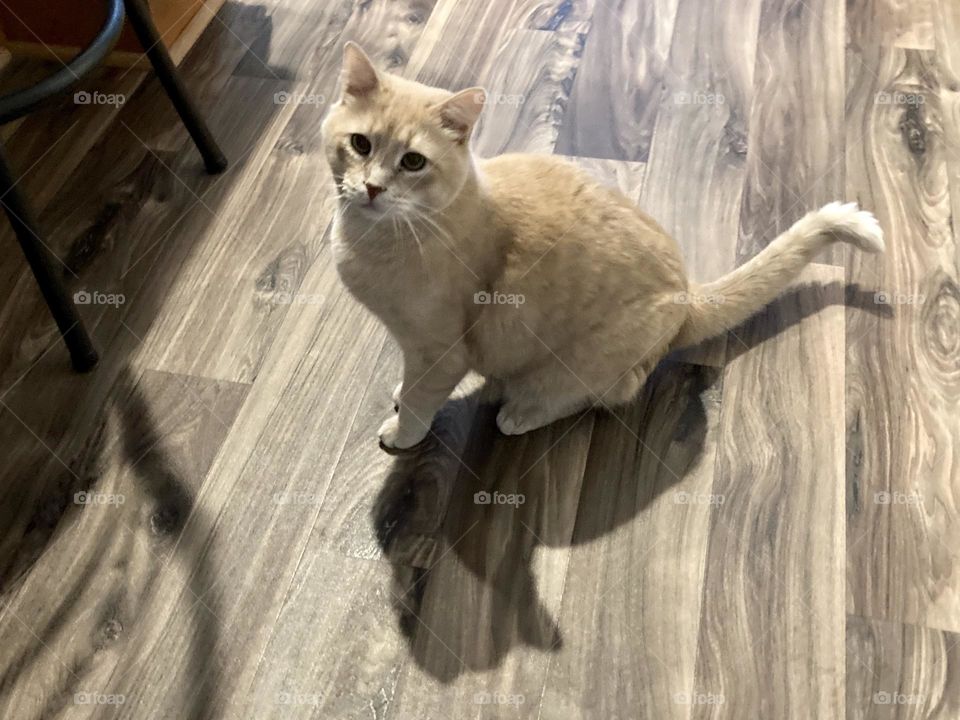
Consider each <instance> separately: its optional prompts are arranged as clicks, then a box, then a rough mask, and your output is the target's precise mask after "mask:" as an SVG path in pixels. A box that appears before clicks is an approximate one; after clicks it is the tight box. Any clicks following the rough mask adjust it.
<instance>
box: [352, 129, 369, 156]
mask: <svg viewBox="0 0 960 720" xmlns="http://www.w3.org/2000/svg"><path fill="white" fill-rule="evenodd" d="M350 146H351V147H352V148H353V149H354V150H356V151H357V152H358V153H360V154H361V155H369V154H370V151H371V150H372V149H373V145H371V144H370V139H369V138H368V137H367V136H366V135H361V134H360V133H353V135H351V136H350Z"/></svg>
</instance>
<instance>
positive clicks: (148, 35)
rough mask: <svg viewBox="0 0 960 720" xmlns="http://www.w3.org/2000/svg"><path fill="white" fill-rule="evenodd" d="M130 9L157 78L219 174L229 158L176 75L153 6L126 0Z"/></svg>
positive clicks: (210, 168) (206, 161) (208, 163)
mask: <svg viewBox="0 0 960 720" xmlns="http://www.w3.org/2000/svg"><path fill="white" fill-rule="evenodd" d="M124 5H125V6H126V8H127V17H128V18H129V19H130V25H131V26H132V27H133V31H134V32H135V33H136V35H137V39H138V40H139V41H140V44H141V45H142V46H143V49H144V51H145V52H146V54H147V57H148V58H149V59H150V63H151V64H152V65H153V69H154V71H155V72H156V73H157V77H158V78H160V82H161V83H162V84H163V88H164V90H166V91H167V95H168V96H169V97H170V101H171V102H172V103H173V106H174V107H175V108H176V109H177V113H178V114H179V115H180V119H181V120H183V124H184V125H185V126H186V128H187V131H188V132H189V133H190V136H191V137H192V138H193V142H194V143H195V144H196V146H197V150H199V151H200V155H202V156H203V163H204V165H205V166H206V168H207V172H209V173H211V174H216V173H220V172H223V171H224V170H225V169H226V168H227V158H226V156H225V155H224V154H223V152H222V151H221V150H220V148H219V146H218V145H217V142H216V140H214V139H213V135H212V134H211V133H210V129H209V128H208V127H207V124H206V123H205V122H204V120H203V118H202V117H201V116H200V114H199V113H198V112H197V108H196V106H195V105H194V103H193V101H192V100H191V99H190V97H189V95H188V94H187V89H186V88H185V87H184V86H183V83H182V82H181V81H180V76H179V75H178V74H177V68H176V66H175V65H174V64H173V60H171V59H170V53H168V52H167V48H166V46H165V45H164V44H163V40H162V39H161V37H160V34H159V33H158V32H157V26H156V25H155V24H154V22H153V18H152V17H151V16H150V9H149V8H148V7H147V4H146V2H144V0H124Z"/></svg>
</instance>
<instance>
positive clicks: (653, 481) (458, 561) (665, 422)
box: [372, 283, 892, 683]
mask: <svg viewBox="0 0 960 720" xmlns="http://www.w3.org/2000/svg"><path fill="white" fill-rule="evenodd" d="M829 305H845V306H847V307H851V308H859V309H862V310H865V311H867V312H869V313H871V314H873V315H877V316H879V317H889V316H890V315H892V311H891V309H890V308H889V307H888V306H884V305H878V304H877V303H875V302H874V296H873V293H872V292H865V291H863V290H862V289H860V288H859V287H857V286H852V285H851V286H843V285H842V284H841V283H830V284H827V285H817V284H814V285H804V286H799V287H796V288H795V289H793V290H791V291H789V292H788V293H786V294H785V295H784V296H782V297H781V298H779V299H778V300H777V301H775V302H774V303H772V304H771V305H770V306H768V307H767V308H766V309H765V310H764V311H762V312H761V313H760V314H759V315H758V316H756V317H755V318H753V319H751V320H750V321H748V322H747V323H744V325H743V326H741V327H739V328H735V329H734V331H733V333H734V334H735V336H736V338H739V339H730V340H729V341H728V350H727V356H726V361H725V364H726V363H729V362H731V361H733V360H735V359H736V358H737V357H739V356H740V355H742V354H743V353H745V352H746V351H747V350H749V349H752V348H754V347H756V346H757V345H759V344H761V343H762V342H764V341H765V340H768V339H770V338H772V337H774V336H776V335H777V334H779V333H781V332H783V331H784V330H786V329H787V328H789V327H791V326H793V325H796V324H797V323H799V322H801V321H802V320H803V319H804V318H806V317H809V316H810V315H813V314H814V313H817V312H819V311H820V310H822V309H824V308H825V307H827V306H829ZM722 374H723V368H721V367H708V366H705V365H694V364H689V363H686V362H683V361H682V360H681V359H679V357H678V355H677V354H673V355H671V356H668V357H667V358H665V359H664V360H663V361H662V362H661V363H660V364H659V365H658V367H657V368H656V370H655V371H654V372H653V373H652V374H651V376H650V378H649V379H648V381H647V383H646V386H645V388H644V390H643V392H642V393H641V395H640V396H639V397H638V398H637V400H636V401H634V402H633V403H632V404H631V405H629V406H627V407H625V408H621V409H618V410H616V411H615V412H614V413H609V412H606V411H591V412H589V413H585V414H583V415H581V416H578V417H575V418H567V419H564V420H561V421H559V422H557V423H554V424H553V425H551V426H549V427H547V428H542V429H540V430H537V431H535V432H533V433H528V434H527V435H523V436H519V437H508V436H503V435H501V434H500V433H499V432H498V431H497V430H496V428H495V416H496V406H495V405H494V404H491V403H481V402H480V401H479V400H478V398H477V397H468V398H465V399H460V400H456V401H451V403H449V404H448V406H447V408H445V410H444V411H443V413H442V415H441V417H440V418H439V419H438V422H442V421H443V418H444V417H449V416H451V415H454V416H455V415H457V414H463V413H475V417H474V420H473V423H472V427H471V430H470V437H469V440H468V441H467V442H466V447H465V449H464V451H463V453H462V454H461V455H459V457H457V458H453V460H455V461H456V462H451V455H453V454H454V452H453V450H452V448H451V447H449V446H448V447H442V446H440V445H439V444H438V443H437V442H435V441H433V440H432V439H431V440H429V441H427V442H425V443H424V446H423V448H422V449H421V450H420V451H418V452H417V453H416V454H414V455H400V456H397V457H396V458H395V459H394V461H393V463H392V465H391V468H390V470H389V472H388V475H387V477H386V480H385V482H384V485H383V486H382V488H381V490H380V492H379V495H378V497H377V499H376V502H375V504H374V508H373V511H372V521H373V525H374V530H375V532H376V535H377V538H378V541H379V544H380V547H381V549H382V551H383V554H384V556H385V557H386V558H387V559H388V560H389V561H390V563H391V566H392V571H393V595H394V611H395V613H396V616H397V621H398V624H399V628H400V631H401V633H402V635H403V636H404V637H405V638H406V640H407V642H408V644H409V646H410V650H411V653H412V655H413V657H414V659H415V661H416V663H417V665H418V666H419V667H420V668H422V669H423V670H424V671H425V672H427V673H429V674H430V675H431V676H433V677H434V678H436V679H437V680H439V681H441V682H443V683H449V682H452V681H453V680H455V679H456V678H457V677H459V676H460V675H461V674H462V673H463V672H465V671H480V670H487V669H491V668H494V667H497V666H499V665H500V664H501V663H502V661H503V659H504V658H505V656H506V655H507V653H509V652H510V651H511V649H513V648H515V647H519V646H528V647H531V648H535V649H539V650H541V651H544V652H550V651H556V650H558V649H560V648H561V647H562V646H563V635H562V632H561V628H560V627H559V626H558V625H557V622H556V620H555V617H556V616H557V614H558V613H557V612H556V611H553V612H551V610H549V609H548V606H549V607H553V608H556V609H558V608H559V604H558V603H559V598H558V597H557V591H556V588H555V587H554V585H553V583H551V582H548V581H547V579H546V576H547V575H549V572H550V571H549V570H544V571H542V572H541V573H540V577H542V578H545V579H544V584H545V585H549V587H548V588H547V589H546V591H545V592H546V594H547V595H549V596H550V598H549V599H550V602H546V601H545V598H544V597H542V594H541V593H542V590H541V589H538V586H537V581H536V579H535V576H536V573H535V572H534V568H535V567H537V560H536V554H539V553H543V551H544V550H547V551H549V550H550V549H552V548H564V547H575V546H577V545H581V544H583V543H588V542H593V541H596V540H598V539H600V538H603V537H604V536H606V535H608V534H610V533H612V532H614V531H615V530H617V528H620V527H621V526H624V525H626V524H627V523H630V522H631V521H633V520H634V519H635V518H637V516H639V515H641V514H642V513H643V512H644V511H645V510H646V509H648V508H649V507H650V506H651V505H652V504H653V503H655V502H658V499H659V498H663V496H664V495H665V494H669V493H671V491H672V492H673V501H674V502H678V501H679V500H678V498H682V497H683V495H682V494H681V493H682V492H684V491H683V490H682V489H681V488H683V487H684V483H685V482H686V483H689V481H690V480H691V478H692V475H693V474H694V473H695V472H696V469H697V467H698V463H699V462H700V461H701V459H702V458H703V454H704V450H705V444H706V439H707V435H708V432H709V425H710V423H709V417H710V413H708V405H709V406H712V407H713V408H718V407H719V400H720V384H721V379H722ZM591 426H592V430H591ZM435 430H436V426H435ZM448 445H449V444H448ZM584 455H585V460H584V459H583V457H584ZM431 464H432V465H433V466H434V467H431ZM440 465H442V466H445V467H446V468H447V469H448V475H449V479H448V482H447V483H443V482H438V481H437V479H436V478H437V475H438V473H437V470H436V466H440ZM484 492H485V493H493V492H500V493H502V494H503V495H504V496H507V497H509V496H510V495H514V496H519V495H522V496H524V500H525V501H524V502H523V504H519V505H517V504H514V505H503V504H500V505H498V504H492V503H490V504H481V503H478V502H476V501H475V494H476V493H484ZM481 497H482V498H484V499H486V498H487V496H481ZM664 500H665V501H667V502H669V501H670V498H669V496H668V497H666V498H663V499H662V500H660V501H661V502H662V501H664ZM444 504H446V514H445V517H444V518H443V520H442V523H441V524H440V526H439V527H436V528H430V526H429V521H428V520H427V519H428V518H430V517H433V516H435V515H436V514H437V508H438V507H441V506H443V505H444ZM431 534H432V536H433V537H432V538H431V539H432V541H433V548H432V551H431V552H429V553H427V554H426V555H424V554H423V553H422V552H420V553H418V552H417V551H416V550H414V548H422V546H423V545H424V538H425V536H430V535H431ZM546 562H549V560H547V561H546ZM557 572H558V573H562V572H563V568H560V569H558V570H557Z"/></svg>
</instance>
